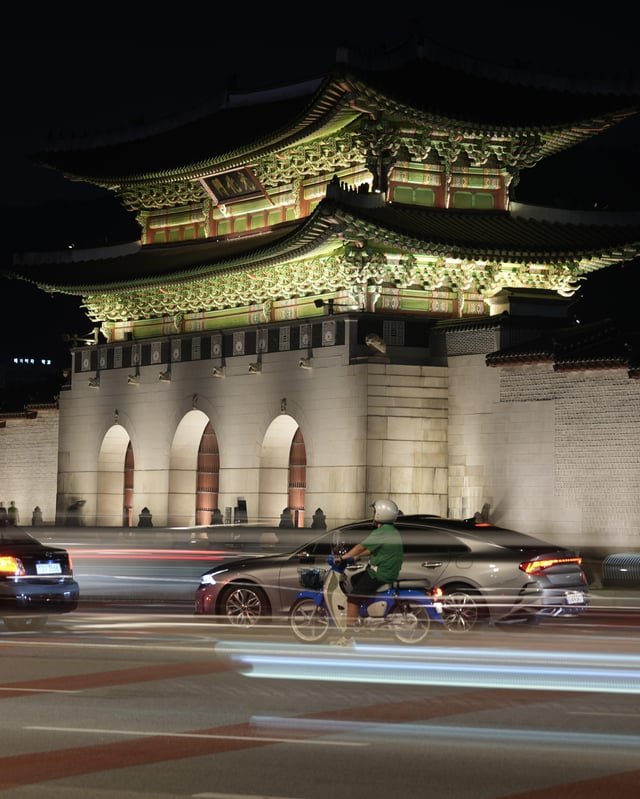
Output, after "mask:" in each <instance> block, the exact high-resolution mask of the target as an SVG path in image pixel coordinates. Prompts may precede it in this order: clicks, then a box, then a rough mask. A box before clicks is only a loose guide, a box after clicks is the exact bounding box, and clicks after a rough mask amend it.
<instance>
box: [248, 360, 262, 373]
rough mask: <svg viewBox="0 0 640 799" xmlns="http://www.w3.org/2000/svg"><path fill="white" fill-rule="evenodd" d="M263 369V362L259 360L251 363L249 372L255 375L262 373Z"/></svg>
mask: <svg viewBox="0 0 640 799" xmlns="http://www.w3.org/2000/svg"><path fill="white" fill-rule="evenodd" d="M261 371H262V364H261V363H260V362H259V361H256V362H255V363H250V364H249V372H250V373H251V374H253V375H257V374H260V372H261Z"/></svg>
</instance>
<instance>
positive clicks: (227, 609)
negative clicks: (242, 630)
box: [220, 584, 269, 627]
mask: <svg viewBox="0 0 640 799" xmlns="http://www.w3.org/2000/svg"><path fill="white" fill-rule="evenodd" d="M220 612H221V614H222V616H224V617H225V618H226V619H227V621H228V622H229V623H230V624H233V625H234V626H236V627H254V626H255V625H256V624H258V622H259V621H260V619H261V618H262V617H264V616H266V615H268V612H269V609H268V603H267V598H266V596H265V595H264V592H263V591H262V590H261V589H260V588H258V587H256V586H254V585H246V584H245V585H240V584H238V585H230V586H229V587H228V588H226V589H225V591H224V593H223V594H222V597H221V599H220Z"/></svg>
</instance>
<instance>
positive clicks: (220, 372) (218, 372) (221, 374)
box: [211, 366, 225, 377]
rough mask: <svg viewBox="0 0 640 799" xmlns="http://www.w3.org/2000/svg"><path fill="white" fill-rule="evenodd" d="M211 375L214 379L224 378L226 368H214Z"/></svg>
mask: <svg viewBox="0 0 640 799" xmlns="http://www.w3.org/2000/svg"><path fill="white" fill-rule="evenodd" d="M211 374H212V375H213V376H214V377H224V376H225V374H224V366H214V367H213V369H212V370H211Z"/></svg>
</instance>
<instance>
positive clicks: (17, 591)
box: [0, 526, 80, 630]
mask: <svg viewBox="0 0 640 799" xmlns="http://www.w3.org/2000/svg"><path fill="white" fill-rule="evenodd" d="M79 596H80V589H79V587H78V583H77V582H76V581H75V580H74V579H73V570H72V564H71V559H70V557H69V554H68V552H67V550H66V549H63V548H61V547H54V546H48V545H45V544H42V543H40V541H38V540H37V539H36V538H34V537H33V536H32V535H30V534H29V533H28V532H27V531H26V530H23V529H22V528H20V527H11V526H10V527H0V617H1V618H2V620H3V622H4V624H5V626H6V627H7V629H9V630H30V629H31V630H32V629H40V628H42V627H44V626H45V624H46V623H47V619H48V617H49V616H50V615H52V614H57V613H69V612H70V611H72V610H75V609H76V608H77V606H78V600H79Z"/></svg>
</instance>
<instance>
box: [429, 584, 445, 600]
mask: <svg viewBox="0 0 640 799" xmlns="http://www.w3.org/2000/svg"><path fill="white" fill-rule="evenodd" d="M431 596H432V597H433V598H434V599H442V597H443V596H444V591H443V590H442V588H438V586H437V585H436V586H435V587H434V588H432V589H431Z"/></svg>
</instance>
